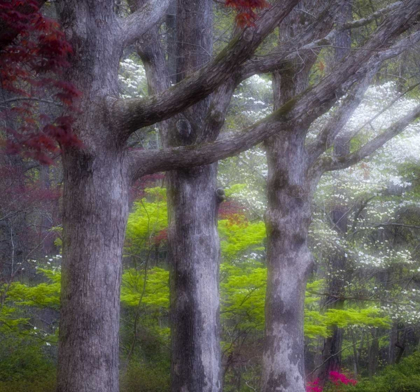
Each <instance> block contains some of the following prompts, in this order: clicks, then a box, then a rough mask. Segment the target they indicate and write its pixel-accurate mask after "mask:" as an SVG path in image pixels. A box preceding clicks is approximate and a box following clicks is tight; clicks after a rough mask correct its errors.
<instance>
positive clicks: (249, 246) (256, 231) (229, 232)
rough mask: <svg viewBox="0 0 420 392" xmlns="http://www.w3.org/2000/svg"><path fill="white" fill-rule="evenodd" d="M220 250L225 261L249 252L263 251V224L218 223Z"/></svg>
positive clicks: (239, 220)
mask: <svg viewBox="0 0 420 392" xmlns="http://www.w3.org/2000/svg"><path fill="white" fill-rule="evenodd" d="M219 235H220V239H221V243H220V248H221V251H222V256H223V257H224V258H225V259H226V260H232V259H234V258H237V257H239V256H241V255H242V254H244V253H245V252H249V251H263V250H264V249H265V248H264V246H263V241H264V239H265V237H266V233H265V224H264V222H248V221H246V220H244V219H241V218H240V216H239V217H238V219H237V220H231V219H226V220H221V221H219Z"/></svg>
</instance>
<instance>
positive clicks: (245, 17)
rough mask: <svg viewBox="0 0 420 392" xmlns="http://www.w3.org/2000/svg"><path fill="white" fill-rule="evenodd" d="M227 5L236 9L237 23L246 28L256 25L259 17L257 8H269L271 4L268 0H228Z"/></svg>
mask: <svg viewBox="0 0 420 392" xmlns="http://www.w3.org/2000/svg"><path fill="white" fill-rule="evenodd" d="M226 6H228V7H231V8H234V9H235V10H236V12H237V14H236V23H237V24H238V25H239V26H240V27H242V28H244V27H246V26H255V20H256V19H257V14H256V13H255V10H261V9H263V8H267V7H268V6H269V4H268V3H267V1H266V0H226Z"/></svg>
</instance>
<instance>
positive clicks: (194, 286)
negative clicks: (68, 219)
mask: <svg viewBox="0 0 420 392" xmlns="http://www.w3.org/2000/svg"><path fill="white" fill-rule="evenodd" d="M212 19H213V18H212V2H211V1H209V0H198V1H197V0H178V9H177V42H178V48H177V59H178V61H177V78H178V81H181V80H182V79H183V78H185V77H186V76H187V75H188V74H189V73H190V72H192V71H194V70H196V69H198V68H200V67H202V66H203V65H204V64H205V63H207V62H208V61H209V60H210V55H211V52H212V39H211V35H212V34H211V33H210V32H211V30H212V28H213V23H212V22H213V21H212ZM209 102H210V101H209V99H206V100H203V101H201V102H200V103H198V104H196V105H194V106H192V107H191V108H189V109H188V110H187V111H185V112H184V113H183V114H182V115H181V116H180V117H179V118H178V120H177V122H176V125H175V126H174V127H173V129H170V130H169V132H170V134H169V137H168V140H169V144H170V145H172V146H174V145H175V146H176V145H190V144H195V143H197V142H202V141H204V140H207V138H208V137H209V135H207V134H206V133H205V132H204V131H205V128H206V127H205V124H206V117H207V112H208V110H209ZM167 178H168V202H169V206H168V207H169V211H170V219H169V221H170V225H169V232H168V245H169V263H170V265H171V325H172V330H171V333H172V367H171V390H172V391H173V392H178V391H189V392H201V391H203V392H216V391H220V390H221V352H220V341H219V287H218V285H219V283H218V281H219V262H220V249H219V237H218V233H217V195H216V188H217V184H216V180H217V164H211V165H207V166H201V167H196V168H191V169H185V170H177V171H172V172H169V173H168V175H167Z"/></svg>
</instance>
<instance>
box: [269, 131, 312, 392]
mask: <svg viewBox="0 0 420 392" xmlns="http://www.w3.org/2000/svg"><path fill="white" fill-rule="evenodd" d="M266 147H267V156H268V167H269V170H268V182H267V185H268V210H267V214H266V226H267V264H268V265H267V266H268V282H267V296H266V307H265V315H266V331H265V347H264V356H263V389H262V390H263V391H264V392H275V391H276V392H277V391H284V392H286V391H287V392H290V391H294V392H304V391H305V373H304V356H303V355H304V337H303V317H304V315H303V311H304V309H303V308H304V299H305V287H306V276H307V273H308V271H309V267H310V265H311V255H310V253H309V250H308V248H307V233H308V226H309V223H310V220H311V211H310V198H309V192H308V190H307V184H306V181H305V164H304V163H305V162H304V159H303V160H302V154H304V146H303V141H302V139H301V138H300V137H298V136H297V135H296V134H295V133H288V134H287V135H279V136H276V137H274V138H271V139H270V140H269V141H267V143H266Z"/></svg>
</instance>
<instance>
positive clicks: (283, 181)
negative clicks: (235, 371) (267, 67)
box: [263, 13, 419, 392]
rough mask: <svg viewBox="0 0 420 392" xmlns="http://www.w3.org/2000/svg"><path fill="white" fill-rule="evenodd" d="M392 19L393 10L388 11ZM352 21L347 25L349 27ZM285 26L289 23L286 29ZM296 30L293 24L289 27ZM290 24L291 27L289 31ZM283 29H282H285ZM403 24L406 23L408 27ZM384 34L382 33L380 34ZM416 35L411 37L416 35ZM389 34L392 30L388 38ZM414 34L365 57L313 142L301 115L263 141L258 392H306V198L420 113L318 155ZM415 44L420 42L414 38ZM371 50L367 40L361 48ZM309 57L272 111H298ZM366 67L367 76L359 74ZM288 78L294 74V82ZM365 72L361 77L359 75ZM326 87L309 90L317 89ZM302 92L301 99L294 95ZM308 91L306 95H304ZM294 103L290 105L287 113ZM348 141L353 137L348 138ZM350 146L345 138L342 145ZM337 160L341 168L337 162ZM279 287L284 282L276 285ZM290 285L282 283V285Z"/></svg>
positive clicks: (284, 74) (284, 84)
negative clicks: (263, 271)
mask: <svg viewBox="0 0 420 392" xmlns="http://www.w3.org/2000/svg"><path fill="white" fill-rule="evenodd" d="M392 15H393V16H396V15H397V13H393V14H392ZM388 23H390V20H389V19H388V20H386V21H385V22H383V23H382V24H381V25H380V26H379V28H378V30H377V32H376V33H375V34H374V35H373V36H372V37H371V39H370V40H371V41H370V42H371V43H373V42H374V41H375V40H376V38H378V37H379V36H380V35H381V34H382V33H381V30H382V29H386V28H385V26H386V25H387V24H388ZM351 25H352V23H349V24H347V26H351ZM285 26H286V25H285ZM292 26H293V24H292ZM287 27H288V26H287ZM287 27H286V28H287ZM406 27H408V25H406ZM382 31H383V30H382ZM413 34H414V36H416V34H417V32H416V33H413ZM391 35H392V33H391ZM414 36H411V37H410V36H409V37H408V38H405V39H403V40H401V41H397V42H395V38H394V39H392V38H391V36H388V37H387V38H386V40H387V41H389V40H393V41H394V42H395V43H394V45H393V46H391V47H390V48H386V49H384V50H383V51H382V52H381V53H380V54H379V55H378V56H374V57H371V58H370V59H365V60H363V61H364V62H365V64H364V65H363V66H362V69H359V71H358V72H359V76H361V79H359V81H358V82H357V83H356V84H355V85H354V86H353V87H352V90H351V91H350V92H349V93H348V94H347V96H346V98H344V100H343V102H342V103H341V105H340V106H339V107H338V109H337V110H336V113H335V115H334V116H333V117H332V118H331V120H330V121H329V122H328V123H327V124H326V125H325V126H324V127H323V129H322V130H320V131H319V133H318V135H317V137H316V140H315V141H314V142H309V143H308V142H307V141H306V137H307V134H308V130H309V127H310V125H311V124H312V122H313V120H314V119H315V118H316V117H318V116H314V117H312V115H313V114H312V112H311V110H310V109H309V108H306V109H307V111H308V114H306V115H302V116H301V117H300V118H299V120H300V121H297V122H295V123H294V124H293V123H292V124H291V125H290V126H291V127H292V131H291V132H288V133H281V134H279V135H276V136H275V137H272V138H271V139H268V140H267V141H266V148H267V160H268V181H267V187H268V210H267V213H266V225H267V237H268V254H267V263H268V284H267V304H266V342H265V352H264V357H263V391H267V392H268V391H272V390H275V389H276V388H278V390H288V388H290V387H291V386H292V385H293V387H294V388H295V390H299V391H304V388H305V386H304V369H303V349H304V347H303V332H302V328H303V294H302V293H304V287H305V284H306V276H307V274H308V272H309V270H310V268H311V265H312V257H311V254H310V252H309V250H308V248H307V234H308V227H309V224H310V222H311V204H312V202H311V200H312V197H313V192H314V190H315V189H316V186H317V183H318V181H319V178H320V177H321V176H322V174H323V173H325V172H327V171H332V170H338V169H341V168H345V167H349V166H351V165H352V164H355V163H357V162H359V161H360V160H362V159H363V158H365V157H367V156H369V155H370V154H372V153H373V152H374V151H376V150H377V149H378V148H380V147H381V146H383V144H384V143H386V142H387V141H388V140H389V139H390V138H392V137H393V136H395V135H397V134H398V133H400V132H401V131H402V130H404V129H405V127H406V126H407V125H408V124H409V123H410V122H411V121H413V120H414V119H416V118H417V117H418V116H419V107H416V108H414V110H413V111H412V112H410V113H409V114H408V115H406V116H405V117H403V118H402V119H400V120H399V121H397V122H396V123H395V124H394V125H393V126H391V127H390V128H389V129H387V130H385V131H384V133H383V134H381V135H379V136H377V137H376V138H374V139H373V140H371V141H370V142H367V143H366V144H365V145H363V146H362V147H361V148H360V149H358V150H356V151H354V152H352V153H350V154H348V155H346V156H345V157H337V156H332V157H325V158H324V157H322V155H323V154H324V153H325V152H326V151H327V150H328V149H329V148H331V147H333V146H334V143H335V142H336V140H337V136H338V134H339V132H340V130H341V129H342V127H343V125H344V124H345V123H346V122H347V120H348V118H349V117H348V116H351V114H352V113H353V111H354V109H355V108H356V107H357V106H358V104H359V103H360V99H361V97H362V96H363V94H364V92H365V91H366V89H367V87H368V86H369V84H370V82H371V80H372V78H373V76H374V75H375V74H376V72H377V71H378V69H379V67H380V66H381V65H382V63H383V61H385V60H386V59H387V58H389V56H391V57H392V56H394V55H398V54H399V53H401V52H400V50H402V49H403V47H404V48H406V45H407V43H408V42H409V41H405V40H410V39H411V38H413V37H414ZM415 40H416V41H417V39H415ZM365 45H366V46H367V47H369V45H370V44H369V42H368V43H366V44H365ZM311 56H313V55H312V53H310V54H309V56H308V57H305V58H304V60H305V61H304V64H303V65H300V64H298V65H294V67H295V68H293V64H292V65H290V66H289V69H287V70H284V71H279V72H278V73H277V74H276V76H275V79H274V80H275V81H277V83H276V86H277V88H276V89H275V92H274V93H275V99H276V104H277V107H279V106H280V107H281V106H282V105H284V103H285V101H286V102H287V101H288V102H289V104H292V105H294V99H296V98H295V97H298V98H297V100H298V101H297V102H298V103H297V106H299V102H301V99H302V98H300V99H299V97H301V96H302V91H304V89H305V88H306V85H307V82H308V75H309V69H308V68H307V67H308V66H309V67H310V66H311V65H312V64H311V61H312V62H313V61H314V59H313V58H312V59H311ZM353 59H354V54H350V55H348V56H346V57H345V58H344V60H343V61H342V62H341V63H340V64H339V65H338V66H337V67H336V68H335V69H333V71H332V72H331V74H330V75H329V78H328V79H330V80H331V79H333V78H334V75H336V72H337V71H338V70H340V69H342V67H344V68H345V67H346V66H351V63H352V61H353ZM346 64H347V65H346ZM363 69H364V71H363ZM291 75H294V77H292V76H291ZM362 75H363V76H362ZM322 84H323V82H320V84H319V85H318V86H316V87H314V88H313V89H312V91H313V90H317V89H318V88H319V87H320V86H322ZM299 94H301V95H299ZM304 95H305V93H303V96H304ZM293 109H294V106H292V110H293ZM348 138H349V140H350V139H351V138H352V135H350V136H348ZM346 142H348V140H347V141H346ZM339 162H340V163H339ZM281 282H283V284H282V283H281ZM285 282H287V283H285Z"/></svg>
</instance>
